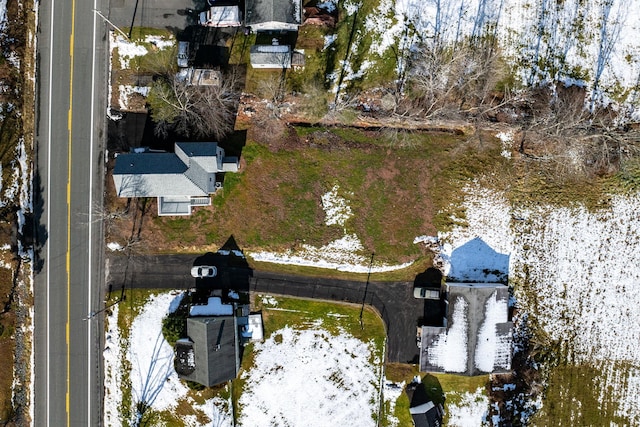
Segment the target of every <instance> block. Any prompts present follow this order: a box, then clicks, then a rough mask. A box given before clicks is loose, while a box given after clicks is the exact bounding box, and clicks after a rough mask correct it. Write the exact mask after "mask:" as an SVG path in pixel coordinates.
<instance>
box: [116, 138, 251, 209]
mask: <svg viewBox="0 0 640 427" xmlns="http://www.w3.org/2000/svg"><path fill="white" fill-rule="evenodd" d="M238 165H239V161H238V158H237V157H225V153H224V150H223V149H222V148H221V147H219V146H218V144H217V143H216V142H176V143H175V152H174V153H165V152H160V153H158V152H150V151H149V150H146V149H135V150H133V151H132V152H131V153H127V154H120V155H118V156H117V157H116V163H115V167H114V170H113V182H114V184H115V187H116V194H117V195H118V197H157V198H158V215H190V214H191V207H192V206H209V205H210V204H211V197H210V195H211V194H213V193H215V192H216V191H217V190H219V189H220V188H221V187H222V180H221V176H222V175H221V174H224V173H226V172H237V171H238Z"/></svg>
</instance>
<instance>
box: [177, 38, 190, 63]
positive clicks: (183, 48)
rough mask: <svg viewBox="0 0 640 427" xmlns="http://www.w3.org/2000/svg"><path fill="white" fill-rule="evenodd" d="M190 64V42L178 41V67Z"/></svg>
mask: <svg viewBox="0 0 640 427" xmlns="http://www.w3.org/2000/svg"><path fill="white" fill-rule="evenodd" d="M188 66H189V42H178V67H180V68H186V67H188Z"/></svg>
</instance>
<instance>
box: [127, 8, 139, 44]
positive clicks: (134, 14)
mask: <svg viewBox="0 0 640 427" xmlns="http://www.w3.org/2000/svg"><path fill="white" fill-rule="evenodd" d="M137 11H138V0H136V5H135V7H134V8H133V18H131V27H129V37H127V38H129V39H131V32H132V31H133V21H135V20H136V12H137Z"/></svg>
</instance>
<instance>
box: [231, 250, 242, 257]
mask: <svg viewBox="0 0 640 427" xmlns="http://www.w3.org/2000/svg"><path fill="white" fill-rule="evenodd" d="M231 252H232V253H233V254H234V255H235V256H237V257H240V258H244V252H242V251H240V250H238V249H234V250H232V251H231Z"/></svg>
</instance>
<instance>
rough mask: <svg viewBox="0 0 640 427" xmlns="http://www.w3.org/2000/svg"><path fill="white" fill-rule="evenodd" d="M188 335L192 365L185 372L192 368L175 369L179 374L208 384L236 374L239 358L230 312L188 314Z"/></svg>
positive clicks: (190, 379)
mask: <svg viewBox="0 0 640 427" xmlns="http://www.w3.org/2000/svg"><path fill="white" fill-rule="evenodd" d="M187 335H188V336H189V338H190V339H191V341H192V343H193V344H192V346H193V353H194V359H195V368H193V370H192V372H191V373H188V372H189V371H191V369H189V370H183V371H182V373H181V372H180V371H178V375H179V376H180V378H183V379H186V380H189V381H195V382H197V383H200V384H202V385H204V386H207V387H211V386H214V385H216V384H221V383H223V382H225V381H228V380H232V379H234V378H236V376H237V375H238V369H239V362H240V361H239V353H238V340H237V326H236V323H235V318H234V317H233V316H216V317H190V318H188V319H187ZM181 346H184V344H181ZM178 350H181V352H182V353H181V354H184V350H182V349H181V348H179V347H178V345H176V351H178ZM176 367H177V365H176Z"/></svg>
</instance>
